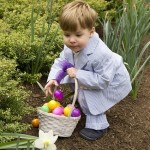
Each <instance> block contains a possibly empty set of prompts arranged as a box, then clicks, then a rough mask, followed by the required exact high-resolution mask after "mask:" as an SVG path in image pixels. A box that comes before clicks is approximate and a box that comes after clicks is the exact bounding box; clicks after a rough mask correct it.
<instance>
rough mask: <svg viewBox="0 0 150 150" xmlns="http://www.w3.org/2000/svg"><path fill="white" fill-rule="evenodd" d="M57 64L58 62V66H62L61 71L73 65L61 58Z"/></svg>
mask: <svg viewBox="0 0 150 150" xmlns="http://www.w3.org/2000/svg"><path fill="white" fill-rule="evenodd" d="M59 64H60V66H61V68H62V70H63V71H66V70H67V69H68V68H71V67H74V65H72V64H71V63H70V62H68V61H67V60H63V61H61V62H60V63H59Z"/></svg>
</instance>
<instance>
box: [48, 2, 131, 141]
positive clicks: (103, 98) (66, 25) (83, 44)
mask: <svg viewBox="0 0 150 150" xmlns="http://www.w3.org/2000/svg"><path fill="white" fill-rule="evenodd" d="M96 17H97V13H96V12H95V11H94V10H93V9H92V8H90V6H89V5H88V4H87V3H85V2H83V1H73V2H71V3H68V4H67V5H66V6H65V7H64V8H63V9H62V12H61V15H60V18H59V21H60V27H61V29H62V31H63V38H64V49H63V51H62V52H61V53H60V56H59V58H57V59H56V60H55V62H54V64H53V66H52V68H51V71H50V73H49V77H48V83H47V84H46V86H45V90H46V95H48V94H49V93H50V94H52V91H51V88H52V86H58V85H59V83H58V82H57V81H56V74H57V72H58V71H59V70H61V67H60V65H59V63H60V61H62V60H67V61H68V62H70V63H71V64H73V65H74V67H71V68H69V69H67V71H66V73H67V76H65V77H64V79H63V80H62V82H61V83H73V81H74V80H73V79H72V78H77V80H78V83H79V91H78V92H79V93H78V102H79V104H80V107H81V109H82V111H83V113H84V114H85V115H86V124H85V128H84V129H82V130H81V131H80V135H81V136H82V137H83V138H85V139H87V140H96V139H98V138H101V137H102V136H103V135H104V133H106V131H107V128H108V127H109V123H108V121H107V118H106V114H105V112H106V111H107V110H108V109H109V108H111V107H112V106H114V105H115V104H116V103H118V102H119V101H120V100H122V99H123V98H125V97H126V96H127V95H128V93H129V92H130V91H131V89H132V88H131V82H130V77H129V74H128V71H127V69H126V68H125V66H124V63H123V60H122V57H121V56H119V55H118V54H116V53H114V52H112V51H111V50H110V49H109V48H108V47H107V46H106V45H105V43H104V42H103V41H102V40H101V39H100V38H99V36H98V34H97V33H96V32H95V28H94V24H95V20H96Z"/></svg>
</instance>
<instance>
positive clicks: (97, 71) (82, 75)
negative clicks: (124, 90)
mask: <svg viewBox="0 0 150 150" xmlns="http://www.w3.org/2000/svg"><path fill="white" fill-rule="evenodd" d="M119 63H120V64H118V67H119V66H120V65H123V63H122V61H119ZM118 67H116V62H115V60H114V59H113V58H112V59H109V60H106V61H105V62H104V64H103V65H100V64H99V63H98V62H96V63H95V64H94V72H91V71H86V70H78V71H77V74H76V78H77V79H78V81H79V84H80V85H81V86H83V87H85V88H91V89H105V88H106V87H107V86H108V85H109V84H110V83H111V82H112V80H113V78H114V76H115V74H116V72H117V68H118ZM125 71H126V70H125ZM125 71H124V70H122V72H123V73H124V72H125ZM123 73H122V74H123ZM124 79H125V77H124V75H122V77H120V79H119V78H118V80H116V84H117V82H119V83H120V81H121V80H124Z"/></svg>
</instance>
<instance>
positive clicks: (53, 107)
mask: <svg viewBox="0 0 150 150" xmlns="http://www.w3.org/2000/svg"><path fill="white" fill-rule="evenodd" d="M47 105H48V107H49V109H50V110H54V109H55V108H56V107H58V106H60V103H59V102H57V101H55V100H51V101H49V102H48V104H47Z"/></svg>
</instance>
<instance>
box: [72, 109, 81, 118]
mask: <svg viewBox="0 0 150 150" xmlns="http://www.w3.org/2000/svg"><path fill="white" fill-rule="evenodd" d="M80 115H81V112H80V110H79V109H78V108H74V109H73V111H72V113H71V116H72V117H79V116H80Z"/></svg>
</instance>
